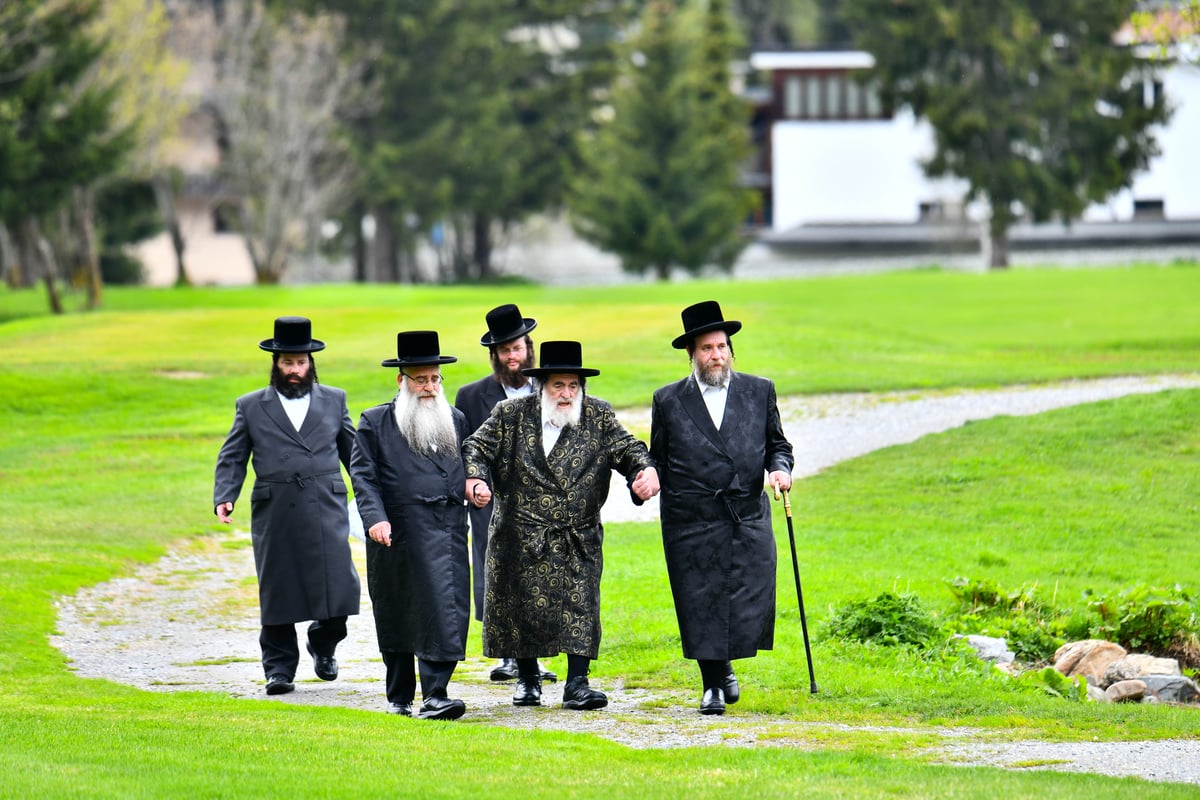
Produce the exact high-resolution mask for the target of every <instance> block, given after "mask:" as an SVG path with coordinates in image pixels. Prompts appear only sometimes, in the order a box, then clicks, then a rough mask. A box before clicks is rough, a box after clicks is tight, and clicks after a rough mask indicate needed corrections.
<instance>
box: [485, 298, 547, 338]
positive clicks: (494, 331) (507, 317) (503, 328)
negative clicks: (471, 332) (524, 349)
mask: <svg viewBox="0 0 1200 800" xmlns="http://www.w3.org/2000/svg"><path fill="white" fill-rule="evenodd" d="M487 326H488V332H487V333H485V334H484V335H483V336H481V337H480V338H479V343H480V344H481V345H483V346H484V347H491V346H492V345H494V344H504V343H505V342H511V341H512V340H514V339H520V338H521V337H522V336H524V335H525V334H527V333H529V332H530V331H531V330H533V329H534V328H536V327H537V320H536V319H532V318H530V317H522V316H521V309H519V308H517V307H516V306H515V305H513V304H512V303H508V304H507V305H503V306H496V307H495V308H493V309H492V310H491V311H489V312H488V313H487Z"/></svg>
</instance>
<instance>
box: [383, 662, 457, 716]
mask: <svg viewBox="0 0 1200 800" xmlns="http://www.w3.org/2000/svg"><path fill="white" fill-rule="evenodd" d="M380 654H381V655H382V656H383V665H384V666H385V667H387V682H386V687H387V699H388V702H389V703H411V702H412V701H413V698H414V697H415V696H416V693H417V679H416V676H415V675H413V660H414V659H416V662H417V670H418V671H419V672H420V673H421V697H423V698H425V699H428V698H430V697H445V696H446V689H447V687H449V685H450V677H451V676H452V675H453V674H454V668H455V667H457V666H458V662H457V661H428V660H426V659H424V658H417V657H416V656H415V655H413V654H412V653H402V652H400V651H399V650H381V651H380Z"/></svg>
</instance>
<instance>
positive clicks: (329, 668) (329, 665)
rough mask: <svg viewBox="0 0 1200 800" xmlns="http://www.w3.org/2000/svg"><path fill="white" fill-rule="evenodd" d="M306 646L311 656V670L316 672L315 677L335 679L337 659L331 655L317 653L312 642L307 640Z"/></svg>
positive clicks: (324, 679)
mask: <svg viewBox="0 0 1200 800" xmlns="http://www.w3.org/2000/svg"><path fill="white" fill-rule="evenodd" d="M307 647H308V654H309V655H310V656H312V660H313V672H315V673H317V677H318V678H320V679H321V680H323V681H334V680H337V676H338V665H337V659H336V658H334V657H333V656H322V655H317V651H316V650H313V646H312V642H309V643H308V645H307Z"/></svg>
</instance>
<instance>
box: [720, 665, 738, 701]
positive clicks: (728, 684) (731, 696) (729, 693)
mask: <svg viewBox="0 0 1200 800" xmlns="http://www.w3.org/2000/svg"><path fill="white" fill-rule="evenodd" d="M723 688H724V690H725V702H726V703H728V704H729V705H733V704H734V703H736V702H737V701H738V700H739V699H740V698H741V696H742V690H741V689H740V688H739V687H738V682H737V675H734V674H733V667H730V668H729V674H728V675H726V676H725V685H724V687H723Z"/></svg>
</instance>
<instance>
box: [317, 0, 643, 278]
mask: <svg viewBox="0 0 1200 800" xmlns="http://www.w3.org/2000/svg"><path fill="white" fill-rule="evenodd" d="M307 5H309V6H323V7H327V8H329V9H330V10H332V11H336V12H338V13H340V14H343V15H345V17H346V20H347V34H348V44H349V46H350V47H353V48H355V49H356V50H357V51H359V52H370V53H373V54H375V56H374V59H373V68H372V70H371V73H370V75H369V79H370V80H371V81H372V82H373V92H372V94H373V96H375V97H376V98H377V99H378V102H377V104H376V106H375V108H373V109H372V111H371V113H369V114H366V115H363V116H362V117H360V118H358V119H355V120H352V121H351V125H350V127H351V130H352V132H353V140H354V152H355V157H356V161H357V162H358V164H359V166H360V173H361V174H362V176H363V181H362V183H361V185H360V186H359V190H358V193H359V196H360V198H361V207H362V210H364V211H366V212H368V213H370V214H371V215H372V217H373V219H374V220H375V224H376V235H375V247H374V250H375V252H376V254H377V257H378V258H379V259H380V262H379V263H377V264H375V265H374V266H373V267H372V268H370V269H367V268H364V270H363V274H364V276H367V277H370V278H371V279H374V280H411V279H414V278H415V277H416V274H415V271H414V270H413V268H412V265H411V253H412V251H413V249H414V248H415V245H416V242H417V237H419V236H420V235H422V232H424V231H428V230H430V228H431V226H433V225H434V224H436V223H440V222H442V221H444V220H449V221H450V223H451V228H452V230H453V231H456V232H457V235H456V236H452V237H451V238H450V240H449V241H450V243H451V244H452V245H453V249H454V256H453V264H451V265H450V270H451V272H452V273H453V277H456V278H458V279H467V278H486V277H488V275H489V274H490V271H491V263H490V258H491V250H492V246H493V244H492V243H493V240H494V237H495V236H496V235H497V233H498V232H500V231H502V230H503V229H504V228H506V227H507V226H509V225H511V224H512V223H514V222H517V221H519V220H521V219H523V218H525V217H527V216H528V215H530V214H532V213H535V212H539V211H543V210H546V209H548V208H553V207H554V206H556V205H557V204H559V203H561V201H562V198H563V195H564V193H565V187H566V183H567V179H568V175H569V174H570V172H571V167H572V165H573V164H574V163H575V162H577V160H578V155H577V152H576V142H577V136H578V133H579V131H580V130H581V129H583V128H585V127H587V126H589V125H590V124H592V123H591V115H592V111H593V109H594V107H595V105H596V103H597V99H596V98H597V96H598V94H599V89H601V88H602V87H604V86H606V85H607V83H608V81H609V74H610V72H611V69H612V58H611V48H612V42H613V40H614V39H615V37H616V33H617V31H618V30H619V28H620V25H621V22H622V20H623V19H624V12H623V4H621V3H608V2H596V0H539V1H538V2H520V3H513V2H497V0H397V2H393V3H388V4H381V3H379V2H377V0H307ZM350 227H351V228H352V229H353V227H355V226H350ZM368 273H369V274H368Z"/></svg>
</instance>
